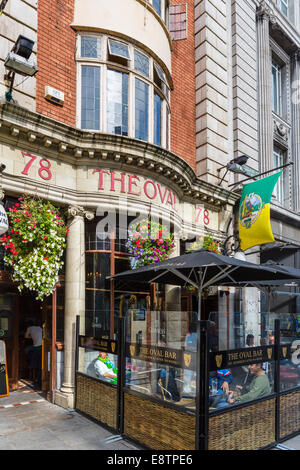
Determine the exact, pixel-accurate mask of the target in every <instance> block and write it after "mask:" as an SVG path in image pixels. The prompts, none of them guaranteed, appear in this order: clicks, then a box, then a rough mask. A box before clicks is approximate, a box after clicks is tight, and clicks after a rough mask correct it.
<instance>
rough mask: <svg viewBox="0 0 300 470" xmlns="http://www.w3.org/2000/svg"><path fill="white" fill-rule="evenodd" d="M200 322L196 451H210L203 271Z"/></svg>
mask: <svg viewBox="0 0 300 470" xmlns="http://www.w3.org/2000/svg"><path fill="white" fill-rule="evenodd" d="M199 277H200V279H199V280H200V282H199V289H198V321H197V366H196V367H197V370H196V374H197V375H196V429H195V449H196V450H208V420H209V417H208V412H209V409H208V408H209V405H208V402H209V397H208V393H209V392H208V390H209V367H208V322H207V321H204V320H201V295H202V284H203V279H202V271H199Z"/></svg>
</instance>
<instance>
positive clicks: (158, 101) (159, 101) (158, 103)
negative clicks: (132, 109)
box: [153, 93, 162, 145]
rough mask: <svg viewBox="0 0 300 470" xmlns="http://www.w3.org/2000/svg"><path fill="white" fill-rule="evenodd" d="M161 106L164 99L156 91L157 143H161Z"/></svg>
mask: <svg viewBox="0 0 300 470" xmlns="http://www.w3.org/2000/svg"><path fill="white" fill-rule="evenodd" d="M161 108H162V99H161V97H160V96H159V95H158V94H157V93H154V137H153V142H154V144H156V145H161Z"/></svg>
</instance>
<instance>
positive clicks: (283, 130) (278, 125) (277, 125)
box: [274, 120, 288, 141]
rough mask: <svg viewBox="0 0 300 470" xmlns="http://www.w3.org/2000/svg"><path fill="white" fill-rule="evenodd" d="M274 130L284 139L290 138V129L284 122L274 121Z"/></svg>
mask: <svg viewBox="0 0 300 470" xmlns="http://www.w3.org/2000/svg"><path fill="white" fill-rule="evenodd" d="M274 132H275V133H276V134H277V135H278V136H279V137H281V138H282V139H284V140H286V141H287V140H288V129H287V127H286V126H285V125H284V124H282V122H279V121H276V120H275V121H274Z"/></svg>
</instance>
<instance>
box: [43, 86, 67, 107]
mask: <svg viewBox="0 0 300 470" xmlns="http://www.w3.org/2000/svg"><path fill="white" fill-rule="evenodd" d="M45 98H46V100H48V101H51V102H52V103H56V104H59V105H60V106H62V105H63V104H64V101H65V94H64V93H63V92H62V91H59V90H55V88H52V87H51V86H45Z"/></svg>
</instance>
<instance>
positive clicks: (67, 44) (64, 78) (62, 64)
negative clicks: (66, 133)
mask: <svg viewBox="0 0 300 470" xmlns="http://www.w3.org/2000/svg"><path fill="white" fill-rule="evenodd" d="M73 14H74V0H64V1H62V0H61V1H60V0H40V1H39V8H38V40H37V64H38V68H39V72H38V74H37V92H36V111H37V112H38V113H41V114H44V115H46V116H49V117H52V118H54V119H56V120H58V121H61V122H64V123H66V124H69V125H72V126H74V125H75V112H76V110H75V100H76V67H75V59H74V54H75V38H76V35H75V32H74V31H73V30H72V29H71V27H70V24H71V23H72V21H73ZM46 85H49V86H52V87H53V88H55V89H57V90H60V91H62V92H63V93H64V94H65V97H64V98H65V101H64V105H63V106H59V105H57V104H54V103H51V102H49V101H47V100H46V99H45V98H44V94H45V86H46Z"/></svg>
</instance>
